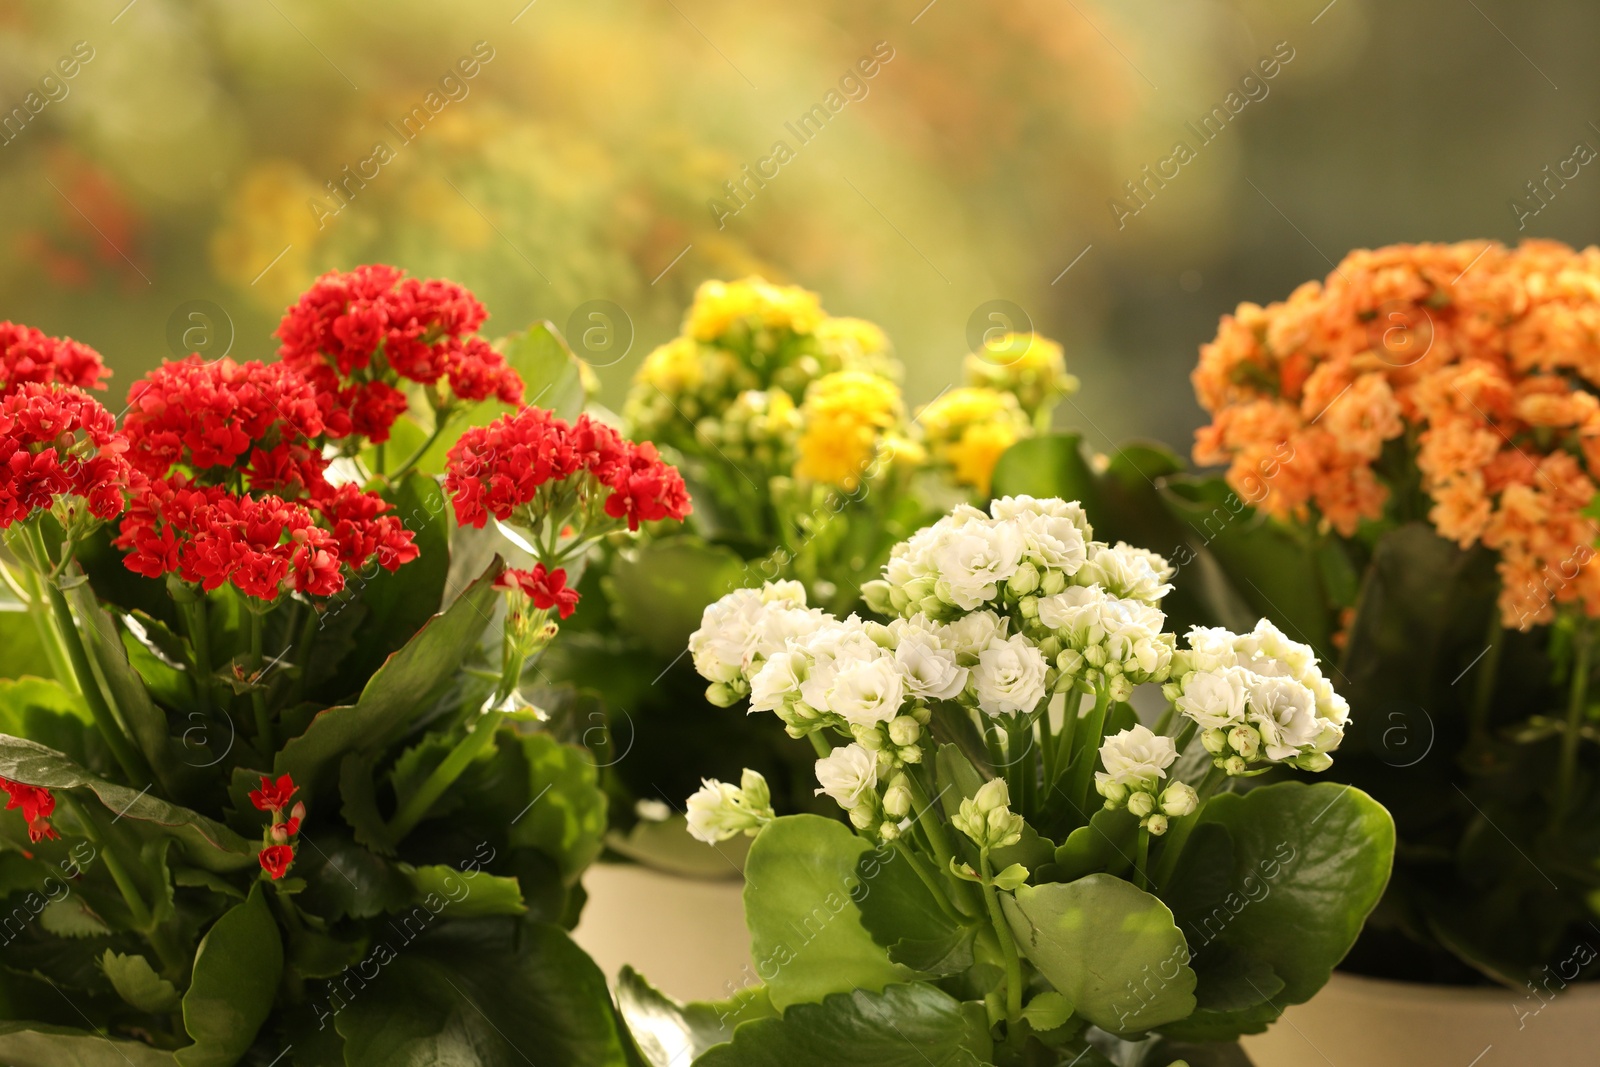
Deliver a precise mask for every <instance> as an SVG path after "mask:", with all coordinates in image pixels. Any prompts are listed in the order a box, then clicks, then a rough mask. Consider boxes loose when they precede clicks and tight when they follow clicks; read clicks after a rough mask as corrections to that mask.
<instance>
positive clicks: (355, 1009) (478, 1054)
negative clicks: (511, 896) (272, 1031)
mask: <svg viewBox="0 0 1600 1067" xmlns="http://www.w3.org/2000/svg"><path fill="white" fill-rule="evenodd" d="M520 937H521V951H520V952H517V951H512V950H510V949H509V948H508V947H507V946H508V939H507V937H506V936H505V932H504V928H503V927H488V926H484V925H483V924H465V923H453V924H450V926H449V927H447V928H445V929H442V930H440V931H439V932H438V933H434V934H429V935H428V936H425V937H420V938H417V939H416V940H415V941H412V942H406V941H404V940H402V939H400V938H399V937H393V938H390V939H389V940H388V941H382V942H378V943H377V944H376V945H375V946H374V947H373V949H372V951H371V952H370V953H369V955H368V958H369V959H371V960H374V961H375V962H376V963H377V964H378V965H379V966H381V968H382V969H381V972H380V976H379V977H378V978H377V979H376V980H375V981H373V982H371V983H370V984H368V986H367V987H366V988H364V989H362V990H361V991H360V993H359V995H357V996H354V997H352V998H350V999H349V1000H348V1001H346V1002H344V1004H343V1005H342V1007H341V1008H339V1009H338V1010H336V1011H335V1012H334V1023H335V1025H336V1026H337V1027H338V1030H339V1033H340V1034H342V1035H343V1036H344V1039H345V1060H344V1062H345V1065H346V1067H443V1065H445V1064H450V1065H452V1067H455V1065H459V1067H527V1065H528V1064H530V1063H539V1064H561V1065H562V1067H624V1065H625V1064H626V1062H627V1061H626V1057H625V1054H624V1052H623V1044H622V1038H621V1035H620V1034H619V1033H618V1032H617V1024H616V1019H615V1016H614V1014H613V1012H612V1008H611V1002H610V996H609V994H608V993H607V991H606V983H605V977H604V976H603V975H602V974H601V973H600V969H599V968H598V967H596V966H595V965H594V962H593V961H592V960H590V959H589V957H588V956H586V955H584V953H583V950H582V949H580V948H578V946H577V945H575V944H573V943H572V941H571V939H570V938H568V937H567V935H566V932H565V931H564V930H562V929H560V928H559V927H556V926H550V925H548V924H544V923H539V924H534V925H530V926H526V927H524V928H523V929H522V931H521V935H520ZM313 1007H314V1008H315V1009H316V1010H321V1009H320V1008H318V1007H317V1005H316V1004H315V1003H314V1004H313ZM330 1010H333V1009H332V1008H331V1007H330Z"/></svg>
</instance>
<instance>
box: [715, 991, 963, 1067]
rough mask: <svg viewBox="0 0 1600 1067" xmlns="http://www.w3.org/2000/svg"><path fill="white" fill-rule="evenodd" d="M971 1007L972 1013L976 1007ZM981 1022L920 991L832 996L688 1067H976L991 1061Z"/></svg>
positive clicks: (936, 994) (799, 1007)
mask: <svg viewBox="0 0 1600 1067" xmlns="http://www.w3.org/2000/svg"><path fill="white" fill-rule="evenodd" d="M975 1006H976V1005H974V1007H975ZM991 1051H992V1049H991V1043H990V1039H989V1032H988V1028H987V1026H986V1025H984V1020H983V1017H982V1009H981V1008H980V1009H979V1010H978V1011H977V1012H976V1013H971V1012H969V1011H967V1010H965V1006H964V1005H963V1004H962V1003H961V1002H960V1001H958V1000H956V999H955V998H954V997H952V996H950V995H949V994H948V993H945V992H943V991H942V990H940V989H938V988H937V987H935V986H932V985H929V984H926V983H917V984H915V985H891V986H889V987H888V988H887V989H885V990H883V992H882V993H875V992H869V991H867V990H864V989H858V990H856V991H855V992H852V993H835V994H833V995H832V996H829V997H827V998H826V999H825V1000H823V1001H822V1002H821V1003H819V1004H809V1003H808V1004H795V1005H793V1006H792V1007H790V1008H788V1009H787V1010H786V1011H784V1013H783V1016H782V1017H781V1018H777V1019H761V1020H758V1021H755V1022H750V1023H745V1024H744V1025H742V1026H740V1027H739V1028H738V1029H737V1030H735V1031H734V1035H733V1041H732V1042H730V1043H729V1044H726V1045H718V1046H716V1047H714V1048H712V1049H711V1050H710V1051H708V1052H706V1053H705V1055H703V1056H701V1057H700V1058H699V1059H697V1060H695V1061H694V1067H839V1065H840V1064H871V1065H872V1067H979V1065H981V1064H983V1063H985V1062H987V1060H988V1057H989V1055H990V1054H991Z"/></svg>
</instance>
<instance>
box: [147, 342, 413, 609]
mask: <svg viewBox="0 0 1600 1067" xmlns="http://www.w3.org/2000/svg"><path fill="white" fill-rule="evenodd" d="M129 402H130V411H129V413H128V417H127V419H126V432H127V436H128V440H129V443H130V446H131V459H132V461H133V463H134V466H135V467H136V469H137V473H136V476H135V482H134V494H133V501H132V503H131V504H130V505H129V508H128V514H127V516H126V518H124V519H123V521H122V526H121V530H120V532H119V533H118V536H117V539H116V544H117V546H118V547H120V548H124V549H128V550H129V555H128V556H127V557H126V559H125V563H126V564H127V566H128V568H129V569H130V570H133V571H135V572H137V573H139V574H143V575H146V576H147V577H152V578H154V577H159V576H160V575H162V574H167V573H174V572H175V573H177V574H178V576H179V577H181V578H182V579H183V580H184V581H186V582H197V583H199V584H200V585H202V586H203V587H204V588H206V589H208V590H210V589H215V588H217V587H218V586H220V585H222V584H223V583H224V582H229V581H231V582H232V583H233V584H234V585H235V586H237V587H238V588H239V590H240V591H241V592H243V593H245V594H247V595H249V596H253V597H257V598H260V599H272V598H274V597H276V596H277V595H278V593H279V592H280V591H281V590H282V589H283V587H284V586H285V585H286V584H287V585H288V586H289V587H291V588H293V589H295V590H296V591H298V592H302V593H306V594H309V595H312V596H331V595H333V594H334V593H337V592H338V591H339V590H340V589H342V588H344V573H343V570H342V568H343V567H344V566H349V567H351V568H352V569H359V568H361V567H363V566H365V565H366V564H367V562H368V561H371V560H376V561H377V562H378V564H379V565H380V566H382V567H384V568H386V569H387V570H391V571H392V570H395V569H397V568H398V567H400V566H401V565H402V564H404V563H408V562H410V561H411V560H413V559H415V558H416V557H417V554H418V549H417V547H416V545H415V544H413V543H412V535H411V533H410V531H408V530H406V528H405V527H404V525H403V524H402V523H401V522H400V520H399V519H398V518H397V517H395V516H393V515H388V514H385V512H387V511H388V510H389V505H388V504H387V503H385V502H384V500H383V499H382V498H381V497H379V496H377V495H375V494H372V493H364V492H361V491H360V490H359V489H357V488H356V487H354V486H351V485H345V486H340V487H338V488H334V487H333V486H331V485H330V484H329V483H328V481H327V478H326V477H325V473H326V470H327V465H328V461H327V460H326V459H325V458H324V457H323V455H322V450H321V448H320V444H319V438H320V437H321V435H323V434H324V433H325V432H326V429H327V424H326V422H325V420H324V411H323V409H322V407H321V405H320V403H319V399H318V396H317V393H316V390H315V389H314V388H313V387H312V386H311V383H309V382H308V381H306V379H305V378H303V377H302V376H301V375H300V374H299V373H297V372H296V371H295V370H293V369H292V368H290V367H288V366H285V365H284V364H281V363H279V364H262V363H243V364H236V363H234V362H233V361H231V360H226V359H224V360H218V361H216V362H213V363H206V362H203V361H201V360H200V359H199V358H198V357H191V358H190V359H187V360H184V361H182V362H179V363H170V364H167V365H166V366H164V367H161V368H160V369H159V370H156V371H154V372H152V373H151V374H150V375H149V376H147V377H146V378H145V379H144V380H143V381H140V382H138V383H137V384H135V385H134V387H133V389H132V390H131V392H130V396H129ZM219 482H220V483H224V484H218V483H219ZM235 489H240V490H242V492H236V491H235Z"/></svg>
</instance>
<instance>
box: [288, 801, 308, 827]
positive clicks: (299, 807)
mask: <svg viewBox="0 0 1600 1067" xmlns="http://www.w3.org/2000/svg"><path fill="white" fill-rule="evenodd" d="M305 817H306V805H305V802H304V801H296V802H295V806H294V807H292V808H290V809H289V818H291V819H295V820H297V821H299V822H304V821H305Z"/></svg>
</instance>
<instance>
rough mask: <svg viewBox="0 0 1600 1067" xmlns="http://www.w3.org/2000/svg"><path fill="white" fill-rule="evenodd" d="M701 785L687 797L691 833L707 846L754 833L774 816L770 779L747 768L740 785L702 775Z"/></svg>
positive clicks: (740, 779)
mask: <svg viewBox="0 0 1600 1067" xmlns="http://www.w3.org/2000/svg"><path fill="white" fill-rule="evenodd" d="M701 783H702V784H701V786H700V788H699V789H698V790H696V791H695V792H694V793H693V794H692V795H691V796H690V797H689V799H688V801H687V804H686V807H687V808H688V812H689V833H690V834H692V835H693V836H694V837H696V838H697V839H699V840H701V841H704V842H705V843H706V844H708V845H714V844H716V843H717V842H719V841H726V840H727V839H728V838H730V837H734V836H736V835H738V834H748V835H750V836H752V837H754V836H755V833H756V831H757V830H760V829H761V828H762V827H763V826H765V825H767V823H769V822H771V821H772V820H773V818H775V816H774V815H773V813H772V792H771V790H769V789H768V788H767V780H766V779H765V778H763V777H762V776H761V775H760V774H758V773H757V772H755V771H752V770H749V769H746V770H745V772H744V773H743V774H742V775H740V777H739V784H738V785H732V784H730V783H728V782H719V781H717V780H716V779H715V778H702V779H701Z"/></svg>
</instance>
